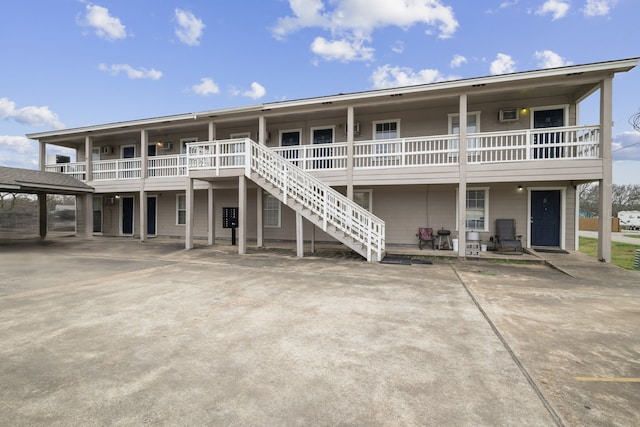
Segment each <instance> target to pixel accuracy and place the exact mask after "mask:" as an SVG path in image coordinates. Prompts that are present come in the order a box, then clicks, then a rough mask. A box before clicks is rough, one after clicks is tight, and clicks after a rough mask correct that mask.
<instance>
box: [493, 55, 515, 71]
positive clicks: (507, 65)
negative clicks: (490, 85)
mask: <svg viewBox="0 0 640 427" xmlns="http://www.w3.org/2000/svg"><path fill="white" fill-rule="evenodd" d="M489 70H490V71H491V74H493V75H495V74H508V73H514V72H515V71H516V62H515V61H514V60H513V58H512V57H511V56H509V55H507V54H504V53H499V54H498V56H496V59H495V60H494V61H493V62H492V63H491V66H490V67H489Z"/></svg>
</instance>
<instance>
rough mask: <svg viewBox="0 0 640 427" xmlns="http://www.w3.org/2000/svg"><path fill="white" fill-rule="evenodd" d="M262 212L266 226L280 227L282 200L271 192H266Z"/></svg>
mask: <svg viewBox="0 0 640 427" xmlns="http://www.w3.org/2000/svg"><path fill="white" fill-rule="evenodd" d="M262 212H263V220H264V227H265V228H280V200H278V199H277V198H276V197H275V196H273V195H271V194H268V193H265V194H264V199H263V203H262Z"/></svg>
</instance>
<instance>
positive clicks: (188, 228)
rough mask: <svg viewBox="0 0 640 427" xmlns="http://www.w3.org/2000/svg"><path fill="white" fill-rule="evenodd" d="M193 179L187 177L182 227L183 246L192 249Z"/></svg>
mask: <svg viewBox="0 0 640 427" xmlns="http://www.w3.org/2000/svg"><path fill="white" fill-rule="evenodd" d="M193 196H194V194H193V179H191V177H187V188H186V191H185V204H186V208H187V214H186V218H185V220H186V221H185V227H184V248H185V249H193V205H194V203H193Z"/></svg>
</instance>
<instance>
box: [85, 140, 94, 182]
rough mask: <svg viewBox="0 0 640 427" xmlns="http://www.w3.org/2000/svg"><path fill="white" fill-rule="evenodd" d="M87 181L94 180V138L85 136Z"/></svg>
mask: <svg viewBox="0 0 640 427" xmlns="http://www.w3.org/2000/svg"><path fill="white" fill-rule="evenodd" d="M84 162H85V165H86V166H85V170H86V172H85V181H87V182H89V181H93V138H91V137H90V136H85V137H84Z"/></svg>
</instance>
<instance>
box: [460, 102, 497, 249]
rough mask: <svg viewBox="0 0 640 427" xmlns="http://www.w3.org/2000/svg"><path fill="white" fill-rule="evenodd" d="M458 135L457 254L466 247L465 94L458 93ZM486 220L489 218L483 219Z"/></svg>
mask: <svg viewBox="0 0 640 427" xmlns="http://www.w3.org/2000/svg"><path fill="white" fill-rule="evenodd" d="M459 113H460V135H458V136H459V139H458V141H459V142H458V175H459V184H458V224H457V226H458V227H457V228H458V256H461V257H464V256H466V249H467V234H466V230H467V221H466V220H467V94H462V95H460V108H459ZM485 220H486V221H488V220H489V218H486V219H485Z"/></svg>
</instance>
